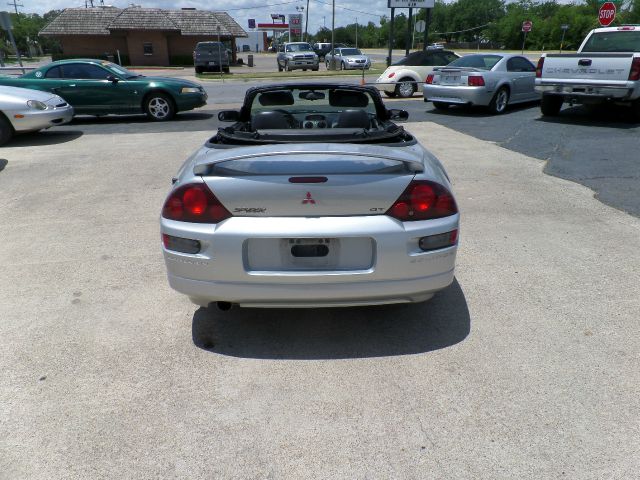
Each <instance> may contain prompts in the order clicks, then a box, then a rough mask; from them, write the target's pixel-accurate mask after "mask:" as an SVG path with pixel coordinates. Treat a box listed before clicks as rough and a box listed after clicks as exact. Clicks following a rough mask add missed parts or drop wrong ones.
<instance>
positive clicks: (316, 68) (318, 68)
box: [311, 65, 320, 72]
mask: <svg viewBox="0 0 640 480" xmlns="http://www.w3.org/2000/svg"><path fill="white" fill-rule="evenodd" d="M311 70H313V71H314V72H317V71H318V70H320V65H318V66H317V67H313V68H312V69H311Z"/></svg>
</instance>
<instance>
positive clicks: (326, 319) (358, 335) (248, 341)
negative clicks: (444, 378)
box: [192, 280, 471, 360]
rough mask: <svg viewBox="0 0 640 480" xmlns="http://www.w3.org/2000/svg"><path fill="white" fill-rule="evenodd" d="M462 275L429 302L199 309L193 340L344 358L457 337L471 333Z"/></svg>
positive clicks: (438, 344)
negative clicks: (296, 307)
mask: <svg viewBox="0 0 640 480" xmlns="http://www.w3.org/2000/svg"><path fill="white" fill-rule="evenodd" d="M470 324H471V318H470V316H469V309H468V308H467V302H466V300H465V297H464V293H463V291H462V289H461V288H460V285H459V284H458V281H457V280H454V282H453V284H452V285H451V286H450V287H449V288H447V289H445V290H444V291H442V292H440V293H438V294H437V295H436V296H435V297H434V298H433V299H431V300H430V301H429V302H426V303H419V304H407V305H388V306H380V307H356V308H341V309H339V308H329V309H325V308H318V309H252V308H246V309H243V308H235V309H232V310H231V311H229V312H221V311H218V310H217V309H215V307H214V308H211V309H205V308H200V309H198V310H197V311H196V312H195V314H194V316H193V323H192V336H193V343H194V344H195V345H196V346H197V347H199V348H202V349H204V350H208V351H210V352H215V353H219V354H221V355H229V356H232V357H243V358H268V359H299V360H314V359H342V358H368V357H384V356H393V355H410V354H416V353H424V352H430V351H433V350H438V349H441V348H446V347H449V346H451V345H455V344H456V343H458V342H461V341H462V340H464V339H465V338H466V337H467V335H468V334H469V330H470Z"/></svg>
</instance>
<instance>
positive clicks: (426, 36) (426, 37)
mask: <svg viewBox="0 0 640 480" xmlns="http://www.w3.org/2000/svg"><path fill="white" fill-rule="evenodd" d="M430 23H431V9H430V8H427V16H426V18H425V26H424V45H423V46H422V50H426V49H427V44H428V42H429V24H430Z"/></svg>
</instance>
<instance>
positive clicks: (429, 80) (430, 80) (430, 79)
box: [424, 73, 433, 85]
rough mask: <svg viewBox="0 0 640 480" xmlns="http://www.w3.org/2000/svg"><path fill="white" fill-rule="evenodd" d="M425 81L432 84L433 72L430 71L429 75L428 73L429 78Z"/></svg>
mask: <svg viewBox="0 0 640 480" xmlns="http://www.w3.org/2000/svg"><path fill="white" fill-rule="evenodd" d="M424 83H426V84H428V85H431V84H432V83H433V73H430V74H429V75H427V79H426V80H425V81H424Z"/></svg>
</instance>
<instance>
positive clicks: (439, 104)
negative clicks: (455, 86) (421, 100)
mask: <svg viewBox="0 0 640 480" xmlns="http://www.w3.org/2000/svg"><path fill="white" fill-rule="evenodd" d="M432 103H433V106H434V107H435V109H436V110H447V109H448V108H449V107H450V106H451V105H450V104H448V103H445V102H432Z"/></svg>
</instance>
